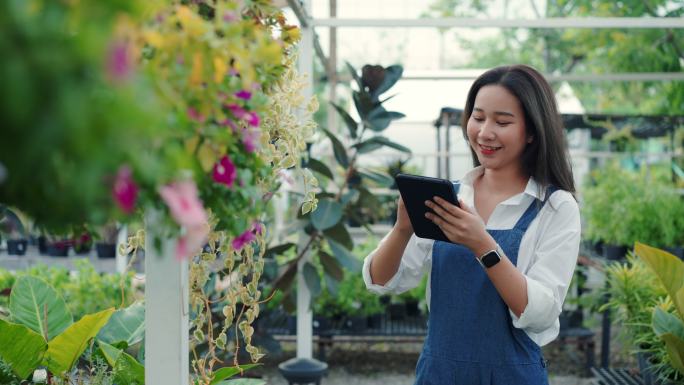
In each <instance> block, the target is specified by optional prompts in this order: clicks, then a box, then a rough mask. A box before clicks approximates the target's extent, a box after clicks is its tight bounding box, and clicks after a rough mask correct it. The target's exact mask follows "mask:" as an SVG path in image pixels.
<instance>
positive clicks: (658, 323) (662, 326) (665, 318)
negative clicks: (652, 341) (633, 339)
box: [652, 307, 684, 340]
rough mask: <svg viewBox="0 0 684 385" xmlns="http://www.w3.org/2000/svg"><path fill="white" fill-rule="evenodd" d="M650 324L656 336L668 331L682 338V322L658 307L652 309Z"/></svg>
mask: <svg viewBox="0 0 684 385" xmlns="http://www.w3.org/2000/svg"><path fill="white" fill-rule="evenodd" d="M652 325H653V331H654V332H655V334H656V335H657V336H658V337H660V336H662V335H664V334H668V333H669V334H673V335H675V336H677V337H679V338H681V339H682V340H684V322H682V320H681V319H679V318H677V316H675V315H673V314H670V313H668V312H666V311H664V310H663V309H661V308H660V307H656V308H655V309H654V310H653V318H652Z"/></svg>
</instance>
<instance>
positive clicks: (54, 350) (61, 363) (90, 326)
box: [45, 308, 114, 375]
mask: <svg viewBox="0 0 684 385" xmlns="http://www.w3.org/2000/svg"><path fill="white" fill-rule="evenodd" d="M113 313H114V308H110V309H107V310H103V311H101V312H98V313H95V314H87V315H85V316H83V318H81V319H80V320H78V322H76V323H74V324H72V325H71V326H69V327H68V328H67V329H66V330H65V331H64V332H63V333H62V334H60V335H58V336H57V337H55V338H54V339H53V340H52V341H50V342H49V343H48V350H47V352H46V353H45V364H46V366H47V367H48V369H49V370H50V371H51V372H52V373H53V374H57V375H59V374H62V373H64V372H65V371H68V370H70V369H71V368H72V367H73V366H74V363H76V360H78V357H80V356H81V354H83V352H84V351H85V349H86V347H87V346H88V342H89V341H90V340H91V339H93V338H94V337H95V336H96V335H97V333H98V332H99V331H100V329H102V327H103V326H105V324H107V321H109V318H110V317H111V316H112V314H113Z"/></svg>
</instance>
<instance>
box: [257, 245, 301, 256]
mask: <svg viewBox="0 0 684 385" xmlns="http://www.w3.org/2000/svg"><path fill="white" fill-rule="evenodd" d="M295 246H296V245H295V244H294V243H292V242H287V243H283V244H280V245H277V246H273V247H269V248H268V249H267V250H266V252H265V253H264V256H265V257H267V258H274V257H275V256H277V255H282V254H284V253H285V252H286V251H288V250H290V249H291V248H293V247H295Z"/></svg>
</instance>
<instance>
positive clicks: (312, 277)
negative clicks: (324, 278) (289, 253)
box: [302, 262, 321, 299]
mask: <svg viewBox="0 0 684 385" xmlns="http://www.w3.org/2000/svg"><path fill="white" fill-rule="evenodd" d="M302 273H303V274H304V281H305V282H306V286H307V287H308V288H309V291H310V292H311V298H312V299H314V298H316V297H318V295H319V294H321V278H320V277H319V276H318V271H316V268H315V267H314V266H313V265H312V264H311V263H309V262H307V263H305V264H304V267H302Z"/></svg>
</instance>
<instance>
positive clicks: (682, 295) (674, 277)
mask: <svg viewBox="0 0 684 385" xmlns="http://www.w3.org/2000/svg"><path fill="white" fill-rule="evenodd" d="M634 253H635V254H636V255H638V256H639V258H641V259H643V260H644V261H645V262H646V264H647V265H648V266H649V267H650V268H651V269H652V270H653V271H654V272H655V274H656V275H657V276H658V278H659V279H660V282H661V283H662V284H663V286H665V289H666V290H667V293H668V294H669V295H670V298H672V302H673V303H674V305H675V308H677V311H678V312H679V316H680V317H681V318H684V261H682V260H681V259H679V258H677V257H676V256H674V255H672V254H670V253H668V252H666V251H663V250H660V249H656V248H655V247H651V246H647V245H645V244H643V243H639V242H636V244H635V246H634Z"/></svg>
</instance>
